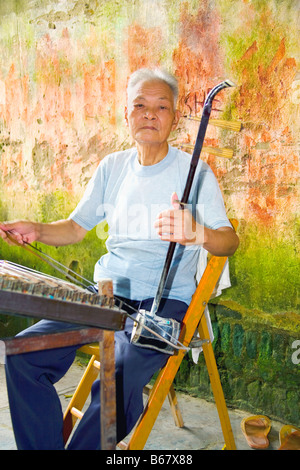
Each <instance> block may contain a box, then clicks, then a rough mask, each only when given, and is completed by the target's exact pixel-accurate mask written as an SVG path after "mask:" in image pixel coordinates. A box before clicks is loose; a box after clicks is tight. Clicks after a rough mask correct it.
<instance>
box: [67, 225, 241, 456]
mask: <svg viewBox="0 0 300 470" xmlns="http://www.w3.org/2000/svg"><path fill="white" fill-rule="evenodd" d="M231 223H232V225H233V227H234V228H235V229H236V228H237V221H236V220H231ZM226 260H227V257H217V256H212V257H211V258H210V260H209V262H208V264H207V266H206V269H205V271H204V273H203V276H202V278H201V280H200V282H199V284H198V286H197V289H196V291H195V293H194V295H193V298H192V301H191V303H190V306H189V308H188V310H187V312H186V314H185V317H184V319H183V327H182V329H181V333H180V336H179V341H180V342H181V343H182V344H184V345H185V346H188V345H189V344H190V342H191V340H192V338H193V336H194V334H195V332H196V331H197V329H198V332H199V335H200V339H201V340H203V345H202V348H203V354H204V358H205V362H206V366H207V369H208V373H209V378H210V383H211V387H212V391H213V394H214V398H215V403H216V407H217V410H218V414H219V419H220V424H221V428H222V432H223V437H224V441H225V445H224V447H223V448H226V449H228V450H235V449H236V446H235V441H234V437H233V433H232V429H231V424H230V419H229V415H228V410H227V406H226V402H225V398H224V393H223V389H222V385H221V381H220V376H219V373H218V369H217V364H216V360H215V356H214V352H213V347H212V344H211V341H210V336H209V330H208V326H207V322H206V317H205V315H204V310H205V307H206V305H207V303H208V301H209V299H210V297H211V295H212V292H213V290H214V288H215V286H216V284H217V282H218V279H219V277H220V275H221V273H222V270H223V268H224V265H225V262H226ZM80 350H81V351H83V352H86V353H88V354H91V355H92V357H91V359H90V361H89V364H88V366H87V369H86V371H85V372H84V374H83V377H82V379H81V381H80V383H79V385H78V387H77V389H76V391H75V393H74V395H73V397H72V399H71V401H70V403H69V405H68V408H67V410H66V411H65V414H64V439H65V442H67V440H68V438H69V436H70V434H71V432H72V429H73V427H74V425H75V422H76V420H77V419H81V418H82V416H83V413H82V408H83V406H84V404H85V402H86V400H87V398H88V396H89V393H90V390H91V386H92V384H93V382H94V380H95V379H96V378H97V376H98V373H99V369H100V358H99V348H98V346H96V345H87V346H83V347H82V348H80ZM184 355H185V351H184V350H179V351H176V353H175V354H174V355H173V356H170V357H169V359H168V361H167V363H166V365H165V366H164V367H163V368H162V369H161V370H160V372H159V374H158V376H157V378H156V380H155V383H154V385H153V386H152V387H151V389H150V391H149V389H148V393H149V396H148V400H147V403H146V405H145V408H144V411H143V413H142V414H141V416H140V418H139V420H138V422H137V423H136V425H135V428H134V430H133V431H132V433H131V437H130V439H129V440H128V442H127V443H125V442H123V441H122V442H119V443H118V446H119V447H121V448H122V449H124V450H140V449H143V448H144V446H145V444H146V441H147V439H148V436H149V434H150V432H151V430H152V427H153V425H154V423H155V420H156V418H157V416H158V413H159V411H160V409H161V407H162V405H163V403H164V401H165V399H166V397H167V396H168V398H169V403H170V406H171V411H172V414H173V417H174V421H175V424H176V426H179V427H182V426H183V420H182V416H181V413H180V410H179V407H178V403H177V399H176V394H175V391H174V388H173V385H172V384H173V381H174V378H175V376H176V373H177V371H178V369H179V367H180V364H181V362H182V360H183V357H184Z"/></svg>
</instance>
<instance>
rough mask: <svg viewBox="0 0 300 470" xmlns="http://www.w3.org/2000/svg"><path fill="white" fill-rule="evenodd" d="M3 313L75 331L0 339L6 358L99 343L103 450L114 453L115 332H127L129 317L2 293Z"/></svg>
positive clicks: (113, 310) (109, 310)
mask: <svg viewBox="0 0 300 470" xmlns="http://www.w3.org/2000/svg"><path fill="white" fill-rule="evenodd" d="M0 313H3V314H6V315H7V314H8V315H10V314H17V315H21V316H26V317H31V318H37V319H41V318H43V319H48V320H55V321H63V322H68V323H72V324H74V325H75V326H74V330H68V331H62V332H59V331H58V332H55V333H50V334H45V335H34V336H26V337H19V338H17V337H16V338H1V339H2V340H3V341H4V343H5V347H6V354H7V355H13V354H21V353H26V352H32V351H41V350H45V349H53V348H60V347H66V346H71V345H77V344H87V343H91V342H99V347H100V353H101V367H100V399H101V417H100V422H101V449H107V450H114V449H115V447H116V443H117V442H116V390H115V355H114V332H115V331H119V330H122V329H124V326H125V320H126V313H125V312H124V311H122V310H120V309H117V308H109V307H99V306H96V305H85V304H80V303H77V302H69V301H64V300H58V299H49V298H43V297H41V296H34V295H28V294H23V293H20V292H10V291H4V290H0Z"/></svg>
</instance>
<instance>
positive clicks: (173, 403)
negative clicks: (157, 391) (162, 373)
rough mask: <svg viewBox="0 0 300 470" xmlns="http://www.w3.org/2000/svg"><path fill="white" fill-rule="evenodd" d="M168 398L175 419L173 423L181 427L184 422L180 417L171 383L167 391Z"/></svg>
mask: <svg viewBox="0 0 300 470" xmlns="http://www.w3.org/2000/svg"><path fill="white" fill-rule="evenodd" d="M168 400H169V404H170V408H171V411H172V415H173V418H174V421H175V425H176V426H177V427H178V428H183V426H184V422H183V419H182V415H181V411H180V408H179V405H178V401H177V397H176V393H175V390H174V387H173V384H172V385H171V387H170V390H169V393H168Z"/></svg>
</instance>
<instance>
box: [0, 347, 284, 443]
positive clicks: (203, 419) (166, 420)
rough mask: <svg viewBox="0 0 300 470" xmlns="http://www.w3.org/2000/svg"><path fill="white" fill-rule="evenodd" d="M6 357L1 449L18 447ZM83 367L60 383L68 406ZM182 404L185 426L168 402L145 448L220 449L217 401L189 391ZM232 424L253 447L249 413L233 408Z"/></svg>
mask: <svg viewBox="0 0 300 470" xmlns="http://www.w3.org/2000/svg"><path fill="white" fill-rule="evenodd" d="M3 362H4V361H3V356H2V357H1V351H0V450H14V449H16V445H15V441H14V435H13V430H12V425H11V419H10V412H9V406H8V400H7V393H6V382H5V375H4V365H3ZM83 370H84V368H83V366H82V365H81V364H80V363H77V362H75V363H74V364H73V366H72V367H71V368H70V370H69V371H68V373H67V374H66V375H65V377H64V378H63V379H62V380H61V381H60V382H59V383H58V384H57V391H58V394H59V396H60V399H61V403H62V408H63V409H65V408H66V406H67V403H68V401H69V399H70V398H69V397H70V395H71V394H72V393H73V392H74V390H75V387H76V385H77V384H78V382H79V379H80V377H81V375H82V373H83ZM177 398H178V402H179V407H180V410H181V413H182V416H183V420H184V427H183V428H177V427H176V426H175V424H174V421H173V418H172V415H171V413H170V409H169V404H168V401H167V400H166V402H165V403H164V405H163V407H162V409H161V411H160V414H159V416H158V418H157V420H156V423H155V425H154V427H153V429H152V432H151V434H150V436H149V438H148V441H147V443H146V446H145V450H220V449H222V447H223V445H224V439H223V434H222V430H221V427H220V422H219V418H218V413H217V409H216V407H215V405H214V403H210V402H207V401H205V400H202V399H200V398H194V397H191V396H189V395H186V394H182V393H178V394H177ZM229 416H230V421H231V426H232V430H233V434H234V438H235V442H236V447H237V449H238V450H250V447H249V446H248V445H247V442H246V440H245V438H244V436H243V434H242V431H241V426H240V423H241V420H242V419H243V418H244V417H246V416H250V414H249V413H247V412H244V411H241V410H236V409H229ZM283 424H284V423H280V422H277V421H272V429H271V432H270V434H269V440H270V446H269V447H268V449H266V450H276V449H278V447H279V439H278V436H279V430H280V428H281V427H282V425H283Z"/></svg>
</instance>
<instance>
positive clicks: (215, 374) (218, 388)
mask: <svg viewBox="0 0 300 470" xmlns="http://www.w3.org/2000/svg"><path fill="white" fill-rule="evenodd" d="M198 331H199V335H200V338H201V339H208V340H209V331H208V327H207V323H206V319H205V317H204V315H203V317H202V319H201V321H200V323H199V326H198ZM202 347H203V354H204V358H205V362H206V367H207V370H208V374H209V379H210V383H211V388H212V391H213V394H214V398H215V402H216V407H217V410H218V414H219V419H220V424H221V428H222V432H223V436H224V441H225V447H224V448H226V449H227V450H236V445H235V441H234V436H233V432H232V428H231V423H230V419H229V415H228V410H227V406H226V402H225V397H224V393H223V388H222V384H221V381H220V375H219V371H218V368H217V364H216V359H215V355H214V351H213V347H212V344H211V341H208V342H207V343H204V344H203V346H202Z"/></svg>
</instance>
